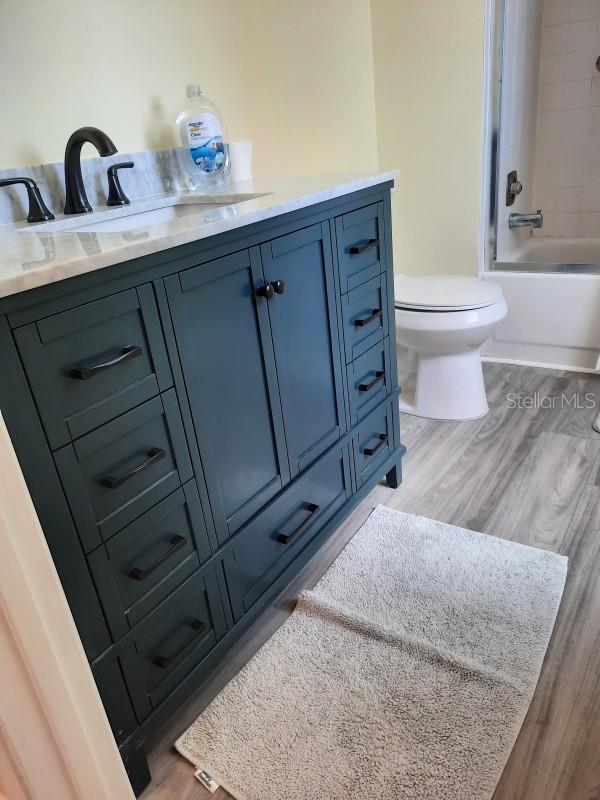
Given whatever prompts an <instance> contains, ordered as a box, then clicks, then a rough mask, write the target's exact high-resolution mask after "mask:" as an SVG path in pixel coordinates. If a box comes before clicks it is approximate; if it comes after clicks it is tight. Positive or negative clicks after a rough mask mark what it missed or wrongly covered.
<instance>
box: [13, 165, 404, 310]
mask: <svg viewBox="0 0 600 800" xmlns="http://www.w3.org/2000/svg"><path fill="white" fill-rule="evenodd" d="M397 177H398V173H397V172H396V171H392V172H380V173H348V174H342V175H321V176H314V177H297V178H269V179H267V178H264V179H254V180H252V181H243V182H239V183H232V184H230V186H229V187H228V189H227V194H221V195H219V194H214V195H212V194H211V195H210V197H209V196H208V195H206V194H203V195H199V194H193V193H185V194H183V195H166V194H165V195H154V196H152V197H148V198H144V199H143V200H134V201H132V203H131V205H130V206H125V207H118V208H112V209H108V208H106V207H104V208H98V209H95V211H94V213H92V214H86V215H78V216H77V218H75V217H72V216H71V217H67V218H65V217H63V216H62V215H58V214H57V215H56V222H55V223H36V224H28V223H26V222H25V223H23V222H20V223H15V224H11V225H1V226H0V297H6V296H8V295H11V294H16V293H17V292H23V291H26V290H28V289H34V288H36V287H39V286H44V285H45V284H49V283H54V282H56V281H61V280H64V279H65V278H71V277H73V276H75V275H81V274H83V273H85V272H91V271H93V270H97V269H102V268H103V267H108V266H112V265H113V264H119V263H121V262H123V261H128V260H130V259H133V258H139V257H140V256H145V255H148V254H149V253H155V252H159V251H161V250H166V249H168V248H170V247H176V246H177V245H181V244H186V243H188V242H193V241H196V240H198V239H204V238H206V237H208V236H214V235H215V234H218V233H223V232H224V231H229V230H233V229H234V228H239V227H242V226H244V225H250V224H252V223H254V222H259V221H261V220H265V219H270V218H272V217H276V216H278V215H279V214H285V213H286V212H288V211H295V210H296V209H299V208H305V207H306V206H310V205H314V204H315V203H320V202H323V201H324V200H329V199H332V198H336V197H341V196H342V195H344V194H349V193H350V192H354V191H358V190H360V189H366V188H369V187H371V186H376V185H377V184H380V183H384V182H386V181H390V180H394V179H395V178H397ZM244 194H254V195H261V196H260V197H255V198H254V199H251V200H243V201H241V202H235V203H233V204H230V205H221V206H219V207H217V208H215V204H216V203H223V201H227V200H228V199H232V198H233V196H235V195H238V196H239V195H244ZM175 198H177V200H178V201H180V202H181V203H185V204H186V205H187V204H193V205H194V209H196V208H197V209H198V213H195V211H194V213H186V216H181V217H178V218H175V219H170V220H168V221H159V222H154V223H153V224H146V225H145V227H137V226H131V227H130V228H129V230H126V231H110V232H109V231H107V230H103V231H102V232H100V231H94V232H91V231H84V230H78V229H73V230H68V229H62V230H61V226H71V225H78V226H80V227H81V228H83V227H86V226H89V225H90V223H92V222H93V221H94V220H98V221H100V220H108V219H117V218H118V217H123V216H125V215H130V214H132V213H133V212H134V211H135V212H144V211H147V210H152V209H156V208H158V207H161V206H164V205H173V204H174V202H175ZM236 199H237V198H236ZM199 201H202V202H207V203H208V204H209V205H208V206H207V208H205V209H203V208H202V205H201V204H200V203H199ZM186 212H187V209H186ZM74 220H75V221H74ZM107 227H108V225H107Z"/></svg>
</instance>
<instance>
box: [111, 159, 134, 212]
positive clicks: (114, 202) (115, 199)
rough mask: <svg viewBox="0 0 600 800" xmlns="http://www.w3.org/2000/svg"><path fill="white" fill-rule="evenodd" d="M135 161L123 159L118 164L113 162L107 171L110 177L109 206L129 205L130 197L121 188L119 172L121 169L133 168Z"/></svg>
mask: <svg viewBox="0 0 600 800" xmlns="http://www.w3.org/2000/svg"><path fill="white" fill-rule="evenodd" d="M132 167H133V161H121V162H120V163H118V164H111V165H110V167H109V168H108V169H107V171H106V175H107V177H108V200H107V201H106V205H107V206H127V205H129V198H128V197H127V195H126V194H125V192H124V191H123V189H122V188H121V183H120V181H119V176H118V175H117V172H118V171H119V170H120V169H131V168H132Z"/></svg>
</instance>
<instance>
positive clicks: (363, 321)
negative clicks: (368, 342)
mask: <svg viewBox="0 0 600 800" xmlns="http://www.w3.org/2000/svg"><path fill="white" fill-rule="evenodd" d="M380 316H381V309H380V308H374V309H373V311H371V313H370V314H369V316H368V317H363V318H362V319H355V320H354V324H355V325H356V327H357V328H362V327H363V326H364V325H368V324H369V322H372V321H373V320H374V319H377V317H380Z"/></svg>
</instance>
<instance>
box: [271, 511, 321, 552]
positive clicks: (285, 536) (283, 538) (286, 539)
mask: <svg viewBox="0 0 600 800" xmlns="http://www.w3.org/2000/svg"><path fill="white" fill-rule="evenodd" d="M306 510H307V511H308V516H307V517H305V518H304V519H303V520H302V522H301V523H300V525H298V526H297V527H296V528H294V530H293V531H292V532H291V533H278V534H277V541H278V542H279V543H280V544H289V543H290V542H291V541H292V539H293V538H294V537H295V536H298V535H299V534H300V533H302V531H303V530H304V529H305V528H306V527H307V525H308V524H309V523H310V521H311V520H312V518H313V517H314V515H315V514H316V513H317V511H318V510H319V506H318V505H316V504H315V503H307V504H306Z"/></svg>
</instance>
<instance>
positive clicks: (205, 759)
mask: <svg viewBox="0 0 600 800" xmlns="http://www.w3.org/2000/svg"><path fill="white" fill-rule="evenodd" d="M566 571H567V559H566V558H565V557H564V556H559V555H556V554H554V553H550V552H546V551H544V550H538V549H535V548H532V547H526V546H524V545H520V544H515V543H514V542H509V541H505V540H502V539H497V538H494V537H492V536H487V535H485V534H480V533H475V532H474V531H469V530H465V529H463V528H457V527H454V526H451V525H446V524H444V523H441V522H435V521H433V520H430V519H425V518H424V517H417V516H413V515H411V514H404V513H400V512H398V511H392V510H391V509H389V508H386V507H384V506H379V507H378V508H376V509H375V510H374V512H373V513H372V514H371V516H370V517H369V518H368V520H367V521H366V523H365V524H364V525H363V526H362V528H361V529H360V530H359V531H358V533H357V534H356V535H355V536H354V538H353V539H352V540H351V541H350V542H349V544H348V545H347V546H346V547H345V549H344V550H343V551H342V553H341V554H340V555H339V557H338V558H337V559H336V561H335V562H334V564H333V565H332V566H331V568H330V569H329V570H328V572H327V573H326V574H325V575H324V576H323V578H322V579H321V580H320V581H319V583H318V584H317V585H316V586H315V588H314V589H313V590H312V591H307V592H304V593H303V594H302V595H301V596H300V598H299V601H298V604H297V607H296V609H295V611H294V612H293V613H292V615H291V616H290V617H289V619H288V620H287V621H286V622H285V623H284V624H283V625H282V627H281V628H279V630H278V631H277V632H276V633H275V634H274V636H272V637H271V639H270V640H269V641H268V642H267V643H266V644H265V645H264V646H263V647H262V648H261V649H260V650H259V652H258V653H257V654H256V655H255V656H254V657H253V658H252V659H251V660H250V661H249V662H248V664H246V666H245V667H243V669H242V670H241V671H240V672H239V673H238V674H237V675H236V676H235V678H234V679H233V680H232V681H231V682H230V683H229V684H228V685H227V686H226V687H225V688H224V690H223V691H222V692H221V693H220V694H219V695H218V696H217V697H216V698H215V699H214V700H213V702H212V703H211V704H210V705H209V706H208V707H207V708H206V709H205V710H204V712H203V713H202V714H201V715H200V716H199V717H198V719H197V720H196V721H195V722H194V723H193V725H192V726H191V727H190V728H188V730H187V731H186V732H185V733H184V734H183V736H181V737H180V738H179V739H178V741H177V742H176V745H175V746H176V748H177V749H178V750H179V752H180V753H182V754H183V755H184V756H185V757H186V758H188V759H189V760H190V761H191V762H192V763H193V764H194V765H196V766H197V767H199V768H200V769H202V770H204V771H206V772H207V773H209V774H210V776H211V777H212V779H213V781H215V782H216V783H218V784H220V785H221V786H223V787H224V788H225V789H226V790H227V791H228V792H230V793H231V794H232V795H233V796H234V797H235V798H237V800H321V798H322V800H354V799H355V798H356V799H358V798H364V797H376V798H378V800H400V798H407V800H408V799H410V800H438V798H439V799H440V800H441V798H444V799H446V798H452V800H489V798H490V797H491V796H492V794H493V792H494V789H495V787H496V784H497V782H498V780H499V778H500V775H501V773H502V770H503V768H504V765H505V763H506V761H507V759H508V756H509V754H510V751H511V748H512V746H513V744H514V742H515V739H516V737H517V734H518V732H519V729H520V727H521V725H522V723H523V720H524V718H525V714H526V712H527V708H528V707H529V704H530V702H531V699H532V696H533V692H534V690H535V686H536V683H537V680H538V677H539V674H540V670H541V667H542V662H543V659H544V654H545V652H546V648H547V646H548V642H549V639H550V635H551V633H552V628H553V625H554V621H555V619H556V615H557V612H558V607H559V604H560V599H561V595H562V592H563V588H564V584H565V577H566Z"/></svg>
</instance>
